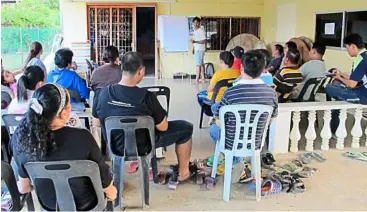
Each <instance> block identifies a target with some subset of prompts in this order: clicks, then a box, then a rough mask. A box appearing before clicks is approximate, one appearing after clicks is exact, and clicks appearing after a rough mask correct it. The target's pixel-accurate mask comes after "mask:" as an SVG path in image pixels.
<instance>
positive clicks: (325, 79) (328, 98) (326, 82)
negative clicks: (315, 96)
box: [317, 77, 333, 101]
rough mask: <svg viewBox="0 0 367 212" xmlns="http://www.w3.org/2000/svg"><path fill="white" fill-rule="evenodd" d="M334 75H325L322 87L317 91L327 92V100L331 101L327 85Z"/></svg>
mask: <svg viewBox="0 0 367 212" xmlns="http://www.w3.org/2000/svg"><path fill="white" fill-rule="evenodd" d="M332 79H333V78H332V77H325V78H324V79H323V80H322V82H321V83H320V87H319V90H318V91H317V93H321V94H325V96H326V101H331V97H330V96H329V95H328V94H327V93H326V91H325V88H326V86H327V85H328V84H329V83H331V82H332Z"/></svg>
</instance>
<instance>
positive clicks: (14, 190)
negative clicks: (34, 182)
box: [1, 161, 34, 211]
mask: <svg viewBox="0 0 367 212" xmlns="http://www.w3.org/2000/svg"><path fill="white" fill-rule="evenodd" d="M1 178H2V179H3V180H4V182H5V185H6V187H7V188H8V191H9V193H10V196H11V200H12V204H13V206H12V208H11V211H21V210H22V209H23V207H24V204H25V203H27V209H28V211H34V204H33V199H32V194H31V193H27V194H20V193H19V190H18V186H17V181H16V179H15V175H14V171H13V169H12V167H11V166H10V164H9V163H6V162H4V161H1Z"/></svg>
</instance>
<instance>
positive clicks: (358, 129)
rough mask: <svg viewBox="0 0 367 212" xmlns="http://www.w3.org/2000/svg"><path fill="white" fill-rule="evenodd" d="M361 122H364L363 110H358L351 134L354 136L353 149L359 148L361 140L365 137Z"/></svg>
mask: <svg viewBox="0 0 367 212" xmlns="http://www.w3.org/2000/svg"><path fill="white" fill-rule="evenodd" d="M361 120H362V109H361V108H356V110H355V114H354V125H353V128H352V132H351V133H352V136H353V138H352V148H359V140H360V138H361V137H362V135H363V131H362V126H361Z"/></svg>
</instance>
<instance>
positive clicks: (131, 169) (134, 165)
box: [127, 160, 139, 173]
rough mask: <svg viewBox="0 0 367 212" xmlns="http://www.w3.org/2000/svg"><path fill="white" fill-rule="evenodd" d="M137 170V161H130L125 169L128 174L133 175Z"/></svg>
mask: <svg viewBox="0 0 367 212" xmlns="http://www.w3.org/2000/svg"><path fill="white" fill-rule="evenodd" d="M138 168H139V162H138V161H137V160H135V161H131V162H130V163H129V168H128V169H127V172H128V173H135V172H136V171H138Z"/></svg>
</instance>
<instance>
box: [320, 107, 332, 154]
mask: <svg viewBox="0 0 367 212" xmlns="http://www.w3.org/2000/svg"><path fill="white" fill-rule="evenodd" d="M330 121H331V111H330V110H325V111H324V126H323V127H322V130H321V133H320V136H321V139H322V144H321V149H322V150H329V141H330V138H331V136H332V134H331V130H330Z"/></svg>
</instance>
